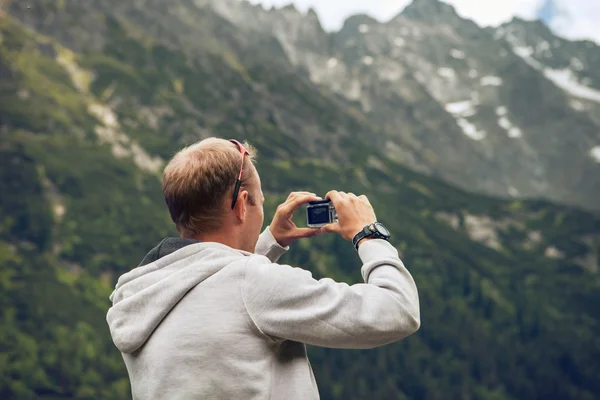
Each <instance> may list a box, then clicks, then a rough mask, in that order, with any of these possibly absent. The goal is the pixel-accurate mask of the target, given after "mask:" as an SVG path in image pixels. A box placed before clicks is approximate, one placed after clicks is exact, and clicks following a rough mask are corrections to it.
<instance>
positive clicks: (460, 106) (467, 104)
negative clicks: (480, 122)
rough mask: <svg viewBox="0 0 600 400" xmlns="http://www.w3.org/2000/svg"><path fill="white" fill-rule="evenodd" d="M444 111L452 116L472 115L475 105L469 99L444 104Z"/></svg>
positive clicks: (474, 111)
mask: <svg viewBox="0 0 600 400" xmlns="http://www.w3.org/2000/svg"><path fill="white" fill-rule="evenodd" d="M445 108H446V111H448V112H449V113H450V114H452V115H454V116H460V117H472V116H473V115H475V113H476V110H475V105H474V104H473V102H472V101H471V100H466V101H459V102H456V103H449V104H446V107H445Z"/></svg>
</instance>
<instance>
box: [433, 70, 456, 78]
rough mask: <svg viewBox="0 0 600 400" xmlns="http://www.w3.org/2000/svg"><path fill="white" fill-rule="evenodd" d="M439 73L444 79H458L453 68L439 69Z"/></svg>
mask: <svg viewBox="0 0 600 400" xmlns="http://www.w3.org/2000/svg"><path fill="white" fill-rule="evenodd" d="M437 73H438V75H439V76H441V77H443V78H448V79H453V78H455V77H456V72H454V70H453V69H452V68H445V67H444V68H439V69H438V70H437Z"/></svg>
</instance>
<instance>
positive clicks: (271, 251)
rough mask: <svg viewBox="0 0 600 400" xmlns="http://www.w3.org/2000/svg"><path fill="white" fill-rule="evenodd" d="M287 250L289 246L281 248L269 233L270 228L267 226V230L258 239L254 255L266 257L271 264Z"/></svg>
mask: <svg viewBox="0 0 600 400" xmlns="http://www.w3.org/2000/svg"><path fill="white" fill-rule="evenodd" d="M289 249H290V247H289V246H287V247H283V246H281V245H280V244H279V243H277V240H276V239H275V237H274V236H273V234H272V233H271V229H270V227H268V226H267V229H265V230H264V231H263V233H261V234H260V236H259V237H258V242H257V243H256V248H255V250H254V253H255V254H258V255H261V256H265V257H267V258H268V259H269V260H270V261H271V262H277V260H279V258H280V257H281V256H282V255H284V254H285V253H286V252H287V251H288V250H289Z"/></svg>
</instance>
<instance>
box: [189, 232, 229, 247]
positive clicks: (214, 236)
mask: <svg viewBox="0 0 600 400" xmlns="http://www.w3.org/2000/svg"><path fill="white" fill-rule="evenodd" d="M237 236H238V235H236V234H234V233H233V232H225V231H221V232H211V233H207V234H205V235H196V236H194V237H192V239H195V240H199V241H201V242H212V243H221V244H224V245H225V246H229V247H231V248H232V249H240V248H241V247H240V246H241V243H240V242H239V240H237Z"/></svg>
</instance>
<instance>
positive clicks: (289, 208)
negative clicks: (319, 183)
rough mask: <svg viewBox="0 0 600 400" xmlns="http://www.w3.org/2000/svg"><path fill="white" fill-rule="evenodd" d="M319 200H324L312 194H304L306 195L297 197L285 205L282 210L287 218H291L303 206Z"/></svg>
mask: <svg viewBox="0 0 600 400" xmlns="http://www.w3.org/2000/svg"><path fill="white" fill-rule="evenodd" d="M319 200H323V199H322V198H321V197H319V196H316V195H314V194H312V193H310V194H304V195H297V196H296V197H294V198H292V199H290V200H288V201H286V202H285V203H284V204H283V205H282V210H283V212H284V213H285V215H286V216H290V215H292V214H293V213H294V211H296V210H297V209H298V208H299V207H300V206H301V205H303V204H306V203H310V202H311V201H319Z"/></svg>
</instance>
